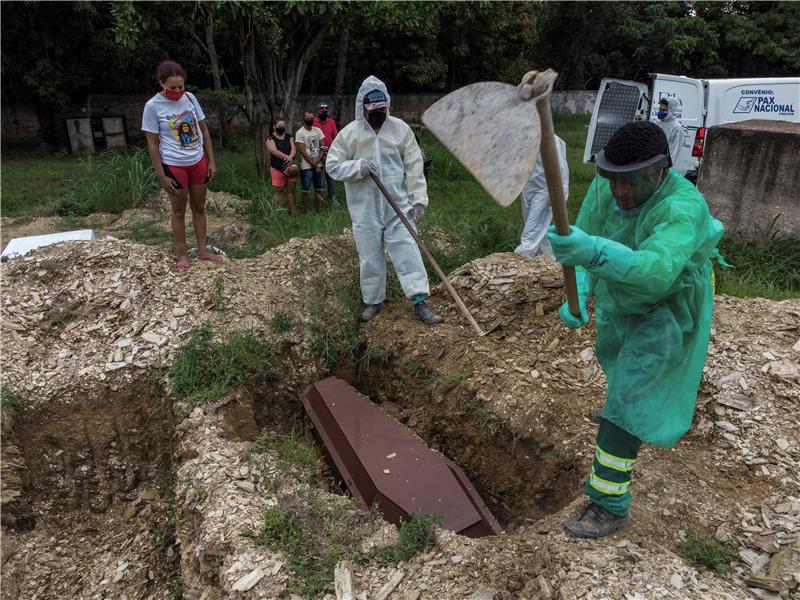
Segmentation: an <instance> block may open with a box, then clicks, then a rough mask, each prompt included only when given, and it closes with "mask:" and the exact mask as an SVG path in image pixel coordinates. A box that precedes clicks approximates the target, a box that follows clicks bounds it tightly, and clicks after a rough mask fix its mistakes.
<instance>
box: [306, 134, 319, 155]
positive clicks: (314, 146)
mask: <svg viewBox="0 0 800 600" xmlns="http://www.w3.org/2000/svg"><path fill="white" fill-rule="evenodd" d="M303 141H304V142H305V144H306V151H307V152H308V155H309V156H310V157H311V158H317V156H319V138H317V137H308V138H306V139H305V140H303Z"/></svg>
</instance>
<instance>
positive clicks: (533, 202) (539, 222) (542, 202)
mask: <svg viewBox="0 0 800 600" xmlns="http://www.w3.org/2000/svg"><path fill="white" fill-rule="evenodd" d="M555 137H556V151H557V152H558V166H559V168H560V170H561V184H562V185H563V187H564V200H566V199H567V196H569V165H568V164H567V144H566V143H565V142H564V140H562V139H561V138H560V137H558V136H555ZM520 203H521V204H522V222H523V223H524V224H525V225H524V227H523V229H522V236H521V240H520V245H519V246H517V248H516V250H515V252H518V253H519V254H522V255H523V256H527V257H528V258H533V257H534V256H536V255H538V254H543V255H545V256H547V257H549V258H552V259H555V257H554V256H553V250H552V248H550V242H549V241H548V240H547V228H548V227H550V223H551V222H552V221H553V208H552V206H551V205H550V193H549V192H548V191H547V181H546V180H545V177H544V165H543V164H542V154H541V152H540V153H539V158H537V159H536V166H535V167H534V169H533V173H531V176H530V178H529V179H528V183H526V184H525V187H524V188H522V196H521V198H520Z"/></svg>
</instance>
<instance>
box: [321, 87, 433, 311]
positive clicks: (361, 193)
mask: <svg viewBox="0 0 800 600" xmlns="http://www.w3.org/2000/svg"><path fill="white" fill-rule="evenodd" d="M389 103H390V98H389V93H388V91H387V90H386V85H384V83H383V82H382V81H381V80H380V79H378V78H377V77H373V76H369V77H367V78H366V79H365V80H364V82H363V83H362V84H361V87H360V88H359V90H358V95H357V96H356V107H355V116H356V118H355V120H354V121H353V122H352V123H350V124H348V125H347V126H346V127H345V128H344V129H342V130H341V131H340V132H339V135H338V136H336V139H335V140H334V141H333V144H332V145H331V147H330V149H329V150H328V158H327V160H326V163H325V168H326V170H327V172H328V174H329V175H330V176H331V177H333V178H334V179H336V180H338V181H343V182H344V189H345V192H346V193H347V208H348V210H349V211H350V219H351V220H352V221H353V237H354V238H355V242H356V249H357V250H358V258H359V261H360V263H361V296H362V299H363V300H364V304H365V307H364V311H363V312H362V313H361V320H362V321H369V320H370V319H372V318H373V317H374V316H375V315H377V314H378V312H379V311H380V310H381V309H382V308H383V301H384V300H385V299H386V259H385V257H384V242H385V244H386V249H387V250H388V252H389V257H390V258H391V259H392V264H393V265H394V270H395V272H396V273H397V278H398V279H399V280H400V285H401V286H402V287H403V293H405V295H406V297H408V298H409V299H410V300H411V303H412V305H413V307H414V318H415V319H418V320H420V321H423V322H424V323H427V324H428V325H433V324H436V323H441V322H442V318H441V317H440V316H439V315H437V314H436V313H434V312H433V311H432V310H431V309H430V307H429V306H428V305H427V303H426V299H427V298H428V296H429V295H430V286H429V285H428V274H427V272H426V271H425V265H424V264H423V262H422V255H421V254H420V251H419V248H418V247H417V244H416V243H415V242H414V238H412V237H411V234H410V233H409V232H408V230H407V229H406V228H405V226H404V225H403V223H402V222H401V221H400V218H399V217H398V216H397V214H396V213H395V212H394V210H393V209H392V207H391V205H390V204H389V203H388V202H387V201H386V199H385V198H384V197H383V195H382V194H381V191H380V190H379V189H378V186H377V185H375V182H374V181H372V178H371V177H370V173H373V174H375V175H377V176H378V177H380V179H381V181H383V184H384V185H385V186H386V188H387V189H388V190H389V192H390V193H391V194H392V196H393V197H394V199H395V200H396V202H397V205H398V206H399V208H400V210H401V211H403V213H404V214H405V215H406V216H408V217H409V220H410V221H413V223H417V222H419V220H420V219H421V218H422V217H423V215H424V214H425V208H426V207H427V206H428V188H427V184H426V183H425V177H424V175H423V173H422V161H423V159H422V152H421V151H420V148H419V145H418V144H417V141H416V139H415V138H414V133H413V132H412V131H411V128H410V127H409V126H408V125H407V124H406V123H404V122H403V121H401V120H400V119H398V118H395V117H392V116H390V115H389Z"/></svg>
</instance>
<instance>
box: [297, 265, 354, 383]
mask: <svg viewBox="0 0 800 600" xmlns="http://www.w3.org/2000/svg"><path fill="white" fill-rule="evenodd" d="M311 286H312V289H313V290H314V292H313V293H312V294H311V298H312V304H311V306H309V307H308V310H309V315H310V318H311V320H310V324H309V330H310V332H311V338H312V340H311V350H312V351H313V352H314V353H315V354H317V355H318V356H320V357H321V358H322V359H324V360H325V362H326V363H327V364H328V366H329V367H333V366H335V365H337V364H344V363H354V362H355V361H356V359H357V356H358V350H359V348H360V347H362V346H363V344H364V340H363V338H362V336H361V330H360V328H359V313H360V311H361V293H360V291H359V287H358V281H357V280H353V281H346V280H335V281H334V280H328V279H327V278H324V277H323V278H319V279H316V280H314V281H313V282H312V283H311Z"/></svg>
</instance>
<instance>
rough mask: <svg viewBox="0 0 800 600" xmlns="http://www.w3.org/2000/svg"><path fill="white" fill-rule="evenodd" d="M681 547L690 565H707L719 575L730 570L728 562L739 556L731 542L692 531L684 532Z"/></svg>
mask: <svg viewBox="0 0 800 600" xmlns="http://www.w3.org/2000/svg"><path fill="white" fill-rule="evenodd" d="M681 547H682V548H683V556H684V557H685V558H686V560H688V561H689V562H690V563H691V564H692V565H694V566H695V567H699V566H704V567H707V568H709V569H712V570H714V571H716V572H717V573H720V574H721V575H726V574H727V573H728V572H730V570H731V567H730V563H731V562H733V561H736V560H737V559H738V558H739V553H738V552H737V549H736V546H734V545H733V544H731V543H728V542H720V541H719V540H717V539H716V538H702V537H700V536H699V534H697V533H695V532H694V531H689V532H688V533H687V534H686V539H685V540H684V541H683V542H682V543H681Z"/></svg>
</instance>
